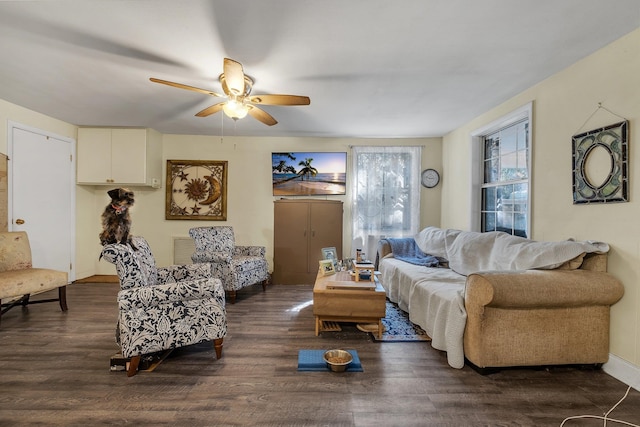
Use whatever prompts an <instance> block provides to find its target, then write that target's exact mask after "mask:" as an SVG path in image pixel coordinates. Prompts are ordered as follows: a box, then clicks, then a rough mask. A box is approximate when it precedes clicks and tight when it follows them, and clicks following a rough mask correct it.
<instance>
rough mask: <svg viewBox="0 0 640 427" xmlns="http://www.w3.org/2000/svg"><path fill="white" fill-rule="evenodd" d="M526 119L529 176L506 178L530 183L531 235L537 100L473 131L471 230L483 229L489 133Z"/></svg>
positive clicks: (527, 210) (519, 182)
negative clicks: (534, 105) (522, 178)
mask: <svg viewBox="0 0 640 427" xmlns="http://www.w3.org/2000/svg"><path fill="white" fill-rule="evenodd" d="M523 120H526V121H528V132H527V151H528V156H527V179H526V180H519V181H513V182H511V181H504V182H509V183H514V184H516V183H518V184H523V183H526V185H527V208H526V215H527V221H526V227H527V228H526V235H527V237H528V238H531V235H532V229H531V212H532V199H533V197H532V194H533V193H532V181H533V168H532V164H533V143H532V142H533V102H529V103H527V104H525V105H523V106H522V107H520V108H517V109H516V110H514V111H512V112H511V113H508V114H506V115H504V116H502V117H500V118H499V119H497V120H494V121H493V122H491V123H489V124H487V125H485V126H482V127H480V128H478V129H475V130H474V131H472V132H471V168H470V170H471V182H470V199H471V200H470V207H471V212H470V217H469V221H470V223H469V229H470V230H472V231H481V230H482V189H483V187H484V163H485V158H484V141H485V137H486V136H489V135H491V134H493V133H495V132H497V131H499V130H501V129H504V128H506V127H509V126H511V125H514V124H516V123H518V122H521V121H523Z"/></svg>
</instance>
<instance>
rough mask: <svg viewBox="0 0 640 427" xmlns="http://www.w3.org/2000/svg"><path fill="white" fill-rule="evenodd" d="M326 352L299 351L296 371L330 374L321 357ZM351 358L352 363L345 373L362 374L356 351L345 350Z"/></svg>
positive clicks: (362, 370)
mask: <svg viewBox="0 0 640 427" xmlns="http://www.w3.org/2000/svg"><path fill="white" fill-rule="evenodd" d="M325 351H327V350H300V351H299V352H298V371H319V372H331V371H330V370H329V368H328V367H327V364H326V363H325V361H324V359H323V358H322V356H323V355H324V352H325ZM347 351H348V352H349V353H351V355H352V356H353V361H352V362H351V363H350V364H349V366H348V367H347V370H346V371H345V372H364V369H362V363H360V357H358V352H357V351H356V350H347Z"/></svg>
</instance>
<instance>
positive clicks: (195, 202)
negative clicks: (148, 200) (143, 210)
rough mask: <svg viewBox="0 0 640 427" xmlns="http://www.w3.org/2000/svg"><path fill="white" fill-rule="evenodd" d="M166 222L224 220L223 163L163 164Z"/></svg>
mask: <svg viewBox="0 0 640 427" xmlns="http://www.w3.org/2000/svg"><path fill="white" fill-rule="evenodd" d="M165 218H166V219H187V220H208V221H226V220H227V161H222V160H167V181H166V209H165Z"/></svg>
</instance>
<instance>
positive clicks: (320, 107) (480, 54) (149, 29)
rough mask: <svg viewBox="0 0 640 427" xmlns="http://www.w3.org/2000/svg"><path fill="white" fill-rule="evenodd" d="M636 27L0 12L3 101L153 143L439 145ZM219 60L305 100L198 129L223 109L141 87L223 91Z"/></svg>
mask: <svg viewBox="0 0 640 427" xmlns="http://www.w3.org/2000/svg"><path fill="white" fill-rule="evenodd" d="M639 26H640V2H639V1H638V0H615V1H611V0H482V1H480V0H475V1H474V0H402V1H397V0H396V1H391V0H349V1H346V0H323V1H317V0H316V1H313V0H259V1H250V0H234V1H225V0H220V1H216V0H188V1H176V0H137V1H133V0H101V1H97V0H83V1H79V0H77V1H70V0H67V1H0V61H1V62H0V99H4V100H6V101H9V102H11V103H14V104H18V105H21V106H23V107H26V108H29V109H31V110H34V111H37V112H41V113H44V114H46V115H48V116H51V117H55V118H57V119H61V120H64V121H66V122H69V123H72V124H75V125H81V126H84V125H87V126H135V127H151V128H154V129H156V130H158V131H160V132H163V133H175V134H193V135H200V134H203V135H204V134H208V135H214V134H215V135H220V133H221V132H224V134H225V135H237V136H274V137H282V136H318V137H423V136H441V135H443V134H445V133H447V132H449V131H451V130H452V129H455V128H456V127H457V126H459V125H461V124H464V123H465V122H467V121H469V120H471V119H473V118H474V117H476V116H477V115H479V114H481V113H483V112H485V111H487V110H488V109H490V108H492V107H494V106H496V105H498V104H500V103H501V102H503V101H505V100H507V99H509V98H510V97H512V96H514V95H516V94H518V93H520V92H522V91H523V90H524V89H526V88H528V87H531V86H533V85H534V84H536V83H538V82H540V81H542V80H544V79H545V78H547V77H549V76H551V75H553V74H555V73H557V72H558V71H560V70H562V69H564V68H566V67H567V66H569V65H571V64H572V63H574V62H576V61H577V60H579V59H581V58H583V57H585V56H587V55H589V54H591V53H592V52H594V51H596V50H597V49H599V48H601V47H603V46H605V45H607V44H608V43H610V42H612V41H614V40H616V39H618V38H620V37H621V36H623V35H624V34H627V33H629V32H631V31H633V30H634V29H636V28H638V27H639ZM224 57H229V58H232V59H235V60H237V61H239V62H241V63H242V64H243V65H244V71H245V73H246V74H248V75H250V76H251V77H253V78H254V79H255V85H254V88H253V92H252V94H260V93H284V94H294V95H306V96H309V97H310V98H311V105H309V106H295V107H290V106H289V107H282V106H270V107H264V109H265V110H266V111H268V112H269V113H270V114H272V115H273V116H274V117H275V118H276V120H278V121H279V123H278V124H277V125H275V126H272V127H268V126H265V125H264V124H262V123H260V122H258V121H256V120H254V119H253V118H251V117H247V118H245V119H242V120H239V121H238V122H236V123H234V122H233V121H232V120H231V119H228V118H226V117H225V118H224V120H223V114H222V113H217V114H215V115H213V116H209V117H207V118H199V117H195V116H194V115H195V113H197V112H198V111H200V110H202V109H203V108H205V107H207V106H209V105H212V104H214V103H217V102H219V101H221V100H220V99H219V98H214V97H211V96H208V95H203V94H200V93H197V92H191V91H186V90H182V89H177V88H173V87H169V86H164V85H159V84H156V83H152V82H150V81H149V77H156V78H160V79H165V80H171V81H175V82H179V83H183V84H187V85H191V86H196V87H200V88H204V89H210V90H213V91H216V92H220V91H221V87H220V84H219V82H218V80H217V78H218V75H219V74H220V73H221V72H222V61H223V58H224ZM620 65H621V64H612V66H620ZM223 123H224V125H223ZM222 125H223V126H224V129H223V130H222V129H221V126H222Z"/></svg>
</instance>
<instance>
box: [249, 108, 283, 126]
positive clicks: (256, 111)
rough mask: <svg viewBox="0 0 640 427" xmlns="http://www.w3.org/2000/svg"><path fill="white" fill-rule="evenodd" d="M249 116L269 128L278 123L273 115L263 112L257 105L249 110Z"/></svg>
mask: <svg viewBox="0 0 640 427" xmlns="http://www.w3.org/2000/svg"><path fill="white" fill-rule="evenodd" d="M249 115H250V116H251V117H253V118H254V119H256V120H260V121H261V122H262V123H264V124H265V125H267V126H273V125H275V124H276V123H278V122H277V120H276V119H274V118H273V117H272V116H271V114H269V113H267V112H266V111H264V110H261V109H260V108H258V107H256V106H255V105H252V106H251V108H249Z"/></svg>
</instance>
